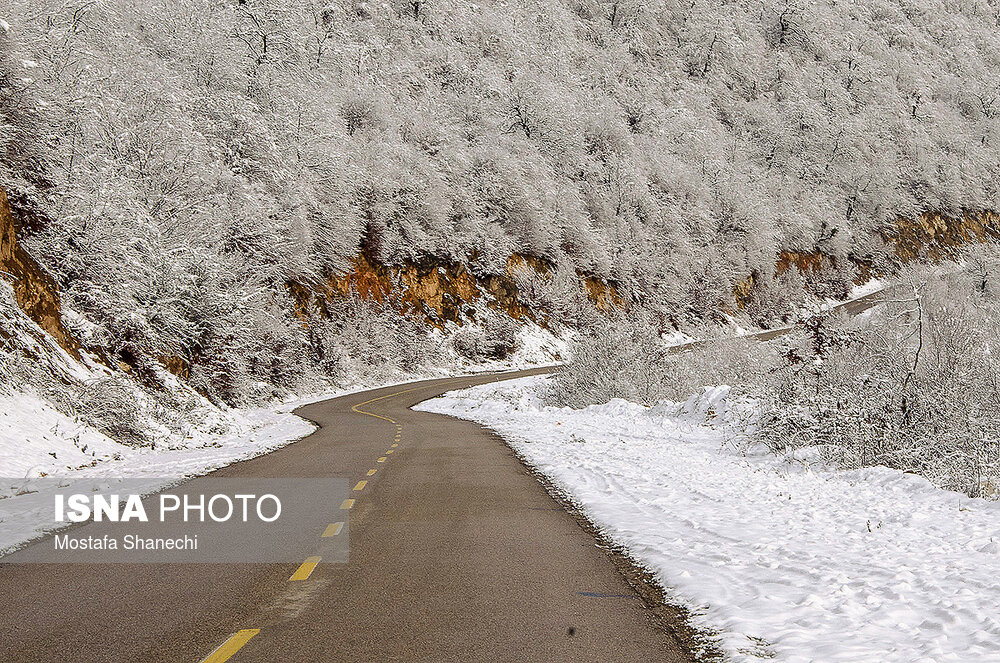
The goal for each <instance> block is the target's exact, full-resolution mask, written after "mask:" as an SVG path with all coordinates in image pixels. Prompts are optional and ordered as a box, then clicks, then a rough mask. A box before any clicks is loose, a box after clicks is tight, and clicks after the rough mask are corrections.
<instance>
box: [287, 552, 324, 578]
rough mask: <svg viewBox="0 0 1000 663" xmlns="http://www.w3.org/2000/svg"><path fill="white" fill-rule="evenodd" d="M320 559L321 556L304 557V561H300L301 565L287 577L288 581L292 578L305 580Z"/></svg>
mask: <svg viewBox="0 0 1000 663" xmlns="http://www.w3.org/2000/svg"><path fill="white" fill-rule="evenodd" d="M321 559H323V558H322V557H306V561H304V562H302V566H300V567H299V568H298V570H297V571H296V572H295V573H293V574H292V577H291V578H289V579H288V580H289V582H291V581H294V580H306V579H308V578H309V576H311V575H312V572H313V570H314V569H315V568H316V565H317V564H319V562H320V560H321Z"/></svg>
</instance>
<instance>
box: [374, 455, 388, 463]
mask: <svg viewBox="0 0 1000 663" xmlns="http://www.w3.org/2000/svg"><path fill="white" fill-rule="evenodd" d="M387 460H389V459H388V458H386V457H385V456H382V457H381V458H379V459H378V460H377V461H375V462H376V463H384V462H385V461H387Z"/></svg>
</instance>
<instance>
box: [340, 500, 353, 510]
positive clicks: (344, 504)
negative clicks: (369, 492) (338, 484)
mask: <svg viewBox="0 0 1000 663" xmlns="http://www.w3.org/2000/svg"><path fill="white" fill-rule="evenodd" d="M352 506H354V500H350V499H348V500H344V501H343V502H341V503H340V508H341V509H350V508H351V507H352Z"/></svg>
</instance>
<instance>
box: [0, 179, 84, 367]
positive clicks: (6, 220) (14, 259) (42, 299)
mask: <svg viewBox="0 0 1000 663" xmlns="http://www.w3.org/2000/svg"><path fill="white" fill-rule="evenodd" d="M18 230H19V223H18V221H17V220H16V219H15V217H14V212H13V210H12V209H11V206H10V202H9V201H8V199H7V193H6V192H5V191H4V190H3V189H0V272H2V275H3V276H4V277H5V279H6V280H7V281H8V282H10V284H11V286H12V287H13V289H14V301H15V302H16V303H17V305H18V306H19V307H20V308H21V310H22V311H24V313H25V314H26V315H27V316H28V317H29V318H31V319H32V320H33V321H34V322H35V323H37V324H38V326H39V327H41V328H42V329H43V330H44V331H45V332H46V333H48V334H49V335H50V336H52V338H53V339H55V341H56V342H57V343H58V344H59V345H60V346H62V347H63V348H64V349H65V350H67V351H68V352H70V353H72V354H76V352H77V345H76V343H75V342H74V341H73V340H72V339H71V338H70V336H69V334H68V333H67V332H66V328H65V326H64V325H63V321H62V315H61V311H60V306H59V291H58V289H57V287H56V282H55V280H54V279H53V278H52V277H51V276H50V275H49V274H48V273H46V272H45V270H43V269H42V268H41V267H40V266H39V264H38V263H37V262H35V260H34V259H33V258H32V257H31V256H30V255H28V252H27V251H25V250H24V248H23V247H22V246H21V244H20V243H19V242H18V237H17V233H18Z"/></svg>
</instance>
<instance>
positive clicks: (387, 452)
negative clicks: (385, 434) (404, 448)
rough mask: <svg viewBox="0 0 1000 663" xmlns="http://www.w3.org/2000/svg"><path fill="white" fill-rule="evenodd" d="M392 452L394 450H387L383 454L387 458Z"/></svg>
mask: <svg viewBox="0 0 1000 663" xmlns="http://www.w3.org/2000/svg"><path fill="white" fill-rule="evenodd" d="M394 451H395V449H389V450H388V451H386V452H385V454H386V455H387V456H388V455H389V454H391V453H392V452H394Z"/></svg>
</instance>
